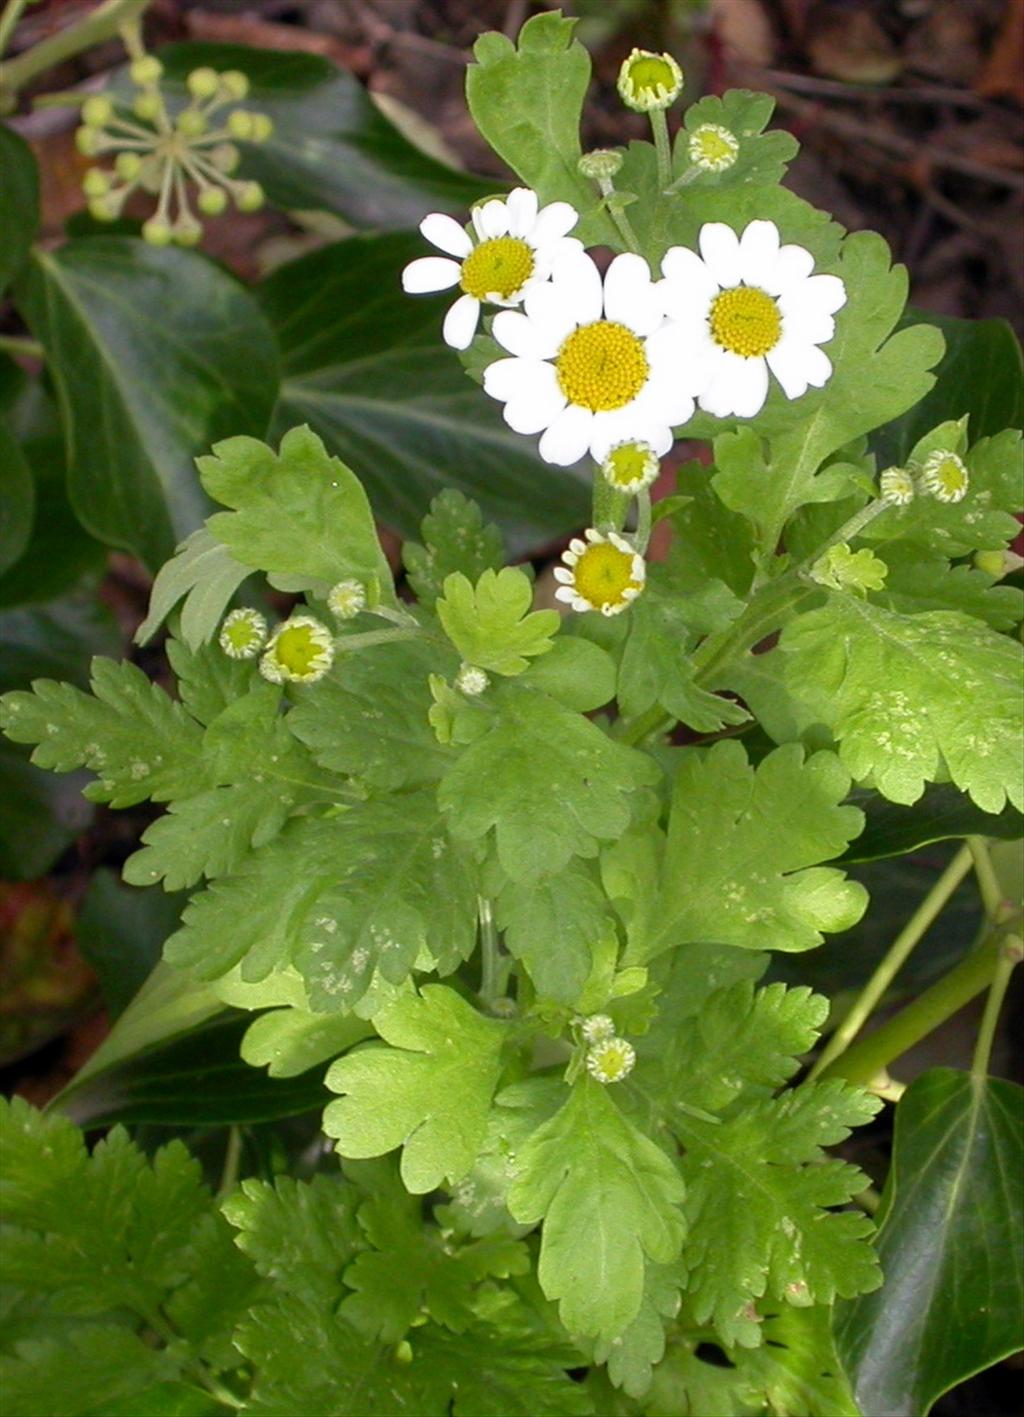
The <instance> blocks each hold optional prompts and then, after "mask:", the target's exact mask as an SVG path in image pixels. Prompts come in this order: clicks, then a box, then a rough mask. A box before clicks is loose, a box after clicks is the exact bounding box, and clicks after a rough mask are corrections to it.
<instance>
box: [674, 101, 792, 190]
mask: <svg viewBox="0 0 1024 1417" xmlns="http://www.w3.org/2000/svg"><path fill="white" fill-rule="evenodd" d="M774 110H775V100H774V99H773V98H771V97H770V96H769V95H768V94H765V93H751V91H750V90H749V89H727V90H726V91H725V93H724V94H723V95H722V97H721V98H717V97H715V96H713V95H711V94H708V95H706V96H705V97H704V98H701V99H698V101H697V102H696V103H692V104H690V106H689V108H687V110H686V113H685V115H684V118H683V123H684V127H683V128H681V129H680V130H679V134H678V136H677V138H676V143H675V152H674V154H673V162H672V166H673V169H674V171H675V173H676V175H677V176H681V175H682V174H683V173H684V172H689V173H691V174H692V176H691V179H690V180H691V181H692V186H689V187H688V189H687V195H689V193H691V192H698V191H700V189H701V188H702V187H730V188H731V187H746V186H760V187H774V186H775V185H776V184H777V183H779V182H781V181H782V179H783V177H784V176H785V174H786V168H787V167H788V165H789V163H790V161H791V160H792V159H793V158H794V157H796V154H797V151H798V148H799V144H798V143H797V140H796V139H795V138H794V137H793V135H792V133H786V132H782V131H780V130H778V129H776V130H775V131H773V132H771V133H766V132H765V131H764V130H765V127H766V126H767V124H768V121H769V119H770V118H771V116H772V113H773V112H774ZM705 123H713V124H715V125H716V126H717V127H720V128H726V129H728V131H729V132H730V133H732V134H733V136H734V137H735V138H737V139H738V140H739V148H738V151H737V153H736V161H735V162H734V163H733V164H732V166H731V167H727V168H726V169H725V171H724V172H702V171H701V170H700V169H699V168H696V169H695V168H694V167H693V163H692V160H691V158H690V151H689V145H690V143H689V140H690V134H691V133H693V132H694V130H695V129H697V128H700V127H702V126H703V125H704V124H705Z"/></svg>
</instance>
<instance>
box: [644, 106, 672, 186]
mask: <svg viewBox="0 0 1024 1417" xmlns="http://www.w3.org/2000/svg"><path fill="white" fill-rule="evenodd" d="M648 117H649V118H650V120H651V133H652V135H653V137H654V151H655V152H656V153H657V155H658V191H659V192H664V191H665V190H666V189H667V188H668V186H669V184H670V183H671V181H672V148H671V146H670V144H669V139H668V119H667V118H666V117H665V110H664V109H663V108H652V109H651V111H650V113H649V114H648Z"/></svg>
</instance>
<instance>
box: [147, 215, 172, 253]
mask: <svg viewBox="0 0 1024 1417" xmlns="http://www.w3.org/2000/svg"><path fill="white" fill-rule="evenodd" d="M142 239H143V240H144V241H148V242H149V244H150V245H151V246H169V245H170V244H171V242H172V241H173V240H174V232H173V230H172V229H171V224H170V222H169V221H164V219H163V218H162V217H156V216H151V217H150V219H149V221H146V222H143V224H142Z"/></svg>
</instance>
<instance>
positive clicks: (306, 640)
mask: <svg viewBox="0 0 1024 1417" xmlns="http://www.w3.org/2000/svg"><path fill="white" fill-rule="evenodd" d="M328 656H329V649H328V647H327V645H326V644H325V643H324V635H323V631H322V630H319V628H318V627H314V626H313V625H289V626H288V627H287V629H284V630H282V631H281V633H280V634H279V635H278V637H277V639H276V640H275V641H274V658H275V659H276V660H277V662H278V664H279V665H280V666H281V668H282V669H284V671H285V672H286V673H287V675H288V676H289V678H292V679H305V678H307V677H308V676H309V675H310V674H316V673H317V672H318V670H320V669H322V668H323V667H324V665H325V662H326V661H327V660H328Z"/></svg>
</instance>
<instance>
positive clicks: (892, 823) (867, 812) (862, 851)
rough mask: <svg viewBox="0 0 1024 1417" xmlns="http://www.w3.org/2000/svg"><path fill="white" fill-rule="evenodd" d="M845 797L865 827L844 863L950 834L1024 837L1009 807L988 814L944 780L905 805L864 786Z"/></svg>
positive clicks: (1023, 820)
mask: <svg viewBox="0 0 1024 1417" xmlns="http://www.w3.org/2000/svg"><path fill="white" fill-rule="evenodd" d="M851 799H852V800H853V801H854V802H855V803H856V804H857V806H859V807H860V809H861V811H862V812H863V813H864V821H865V826H864V830H863V832H861V834H860V836H859V837H858V838H857V840H856V841H854V842H852V843H851V844H850V846H849V847H848V848H847V850H846V852H845V854H844V855H843V856H842V857H841V858H840V860H842V861H843V862H844V863H845V862H852V861H878V860H880V859H881V858H883V857H887V856H905V855H906V854H907V853H908V852H911V851H919V850H920V849H921V847H922V846H930V845H931V844H932V842H936V841H948V840H950V839H951V838H954V837H965V836H989V837H997V838H999V839H1001V840H1004V841H1016V840H1018V839H1019V838H1020V837H1022V836H1024V817H1022V816H1021V814H1020V812H1018V811H1017V809H1016V808H1015V807H1010V806H1006V807H1004V808H1003V810H1002V812H1000V813H999V815H998V816H993V814H992V813H991V812H983V811H982V810H981V808H980V807H976V806H975V805H974V803H973V802H972V801H971V799H970V798H969V797H965V796H964V794H963V793H962V792H958V791H957V790H956V788H955V787H953V786H951V785H950V784H949V783H944V784H942V786H932V787H926V788H925V790H924V792H923V794H922V795H921V796H920V797H919V798H918V800H917V801H916V802H915V803H914V804H913V805H912V806H910V807H901V806H899V805H898V804H897V803H894V802H888V801H887V800H886V799H885V798H884V797H880V796H879V794H878V793H877V792H874V791H872V790H871V789H870V788H859V789H857V790H855V791H854V792H853V793H851Z"/></svg>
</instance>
